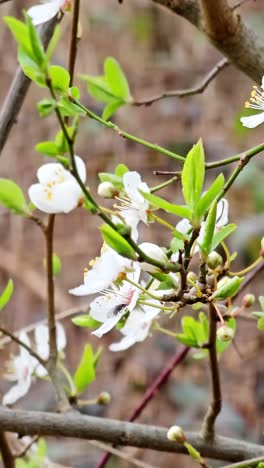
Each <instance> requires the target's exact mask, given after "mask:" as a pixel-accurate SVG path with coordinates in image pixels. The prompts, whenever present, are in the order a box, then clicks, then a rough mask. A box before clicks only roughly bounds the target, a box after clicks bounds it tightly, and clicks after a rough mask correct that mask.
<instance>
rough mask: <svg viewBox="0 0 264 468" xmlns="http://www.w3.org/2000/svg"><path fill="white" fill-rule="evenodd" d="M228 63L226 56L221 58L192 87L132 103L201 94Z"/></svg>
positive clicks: (152, 101) (148, 103) (143, 103)
mask: <svg viewBox="0 0 264 468" xmlns="http://www.w3.org/2000/svg"><path fill="white" fill-rule="evenodd" d="M228 65H229V61H228V60H227V59H226V58H223V59H221V60H220V61H219V62H217V64H216V65H215V66H214V67H213V68H212V69H211V70H210V71H209V73H207V75H206V76H205V77H204V78H203V79H202V80H201V82H200V83H199V84H198V85H196V86H194V87H193V88H188V89H179V90H176V91H165V92H163V93H161V94H158V95H157V96H152V97H150V98H147V99H143V100H141V101H140V100H139V101H133V102H132V105H134V106H150V105H151V104H153V103H154V102H157V101H160V100H161V99H165V98H169V97H179V98H183V97H187V96H194V95H195V94H201V93H203V91H204V90H205V89H206V88H207V86H208V85H209V84H210V83H211V81H213V79H214V78H215V77H216V76H217V75H218V74H219V73H220V72H221V71H222V70H223V69H224V68H226V67H227V66H228Z"/></svg>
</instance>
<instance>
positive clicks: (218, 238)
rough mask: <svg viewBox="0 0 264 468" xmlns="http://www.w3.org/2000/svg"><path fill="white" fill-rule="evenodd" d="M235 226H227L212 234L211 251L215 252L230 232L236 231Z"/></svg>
mask: <svg viewBox="0 0 264 468" xmlns="http://www.w3.org/2000/svg"><path fill="white" fill-rule="evenodd" d="M236 228H237V226H236V224H228V225H227V226H223V227H222V228H221V229H219V231H217V232H216V233H215V234H214V237H213V240H212V250H215V249H216V247H217V246H218V245H219V244H220V243H221V242H222V241H223V240H224V239H225V238H226V237H228V236H230V234H232V232H234V231H235V230H236Z"/></svg>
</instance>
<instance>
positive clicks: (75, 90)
mask: <svg viewBox="0 0 264 468" xmlns="http://www.w3.org/2000/svg"><path fill="white" fill-rule="evenodd" d="M68 94H69V96H71V97H72V98H73V99H75V100H76V101H78V99H79V98H80V90H79V88H77V86H72V87H71V88H69V91H68Z"/></svg>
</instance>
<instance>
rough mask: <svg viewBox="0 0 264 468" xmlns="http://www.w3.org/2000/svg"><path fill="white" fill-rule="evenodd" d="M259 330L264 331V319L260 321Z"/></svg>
mask: <svg viewBox="0 0 264 468" xmlns="http://www.w3.org/2000/svg"><path fill="white" fill-rule="evenodd" d="M258 330H264V317H262V318H260V319H259V320H258Z"/></svg>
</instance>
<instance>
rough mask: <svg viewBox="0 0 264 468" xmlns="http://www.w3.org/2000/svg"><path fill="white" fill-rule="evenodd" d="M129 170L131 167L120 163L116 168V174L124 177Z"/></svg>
mask: <svg viewBox="0 0 264 468" xmlns="http://www.w3.org/2000/svg"><path fill="white" fill-rule="evenodd" d="M128 171H129V169H128V167H127V166H126V165H125V164H118V165H117V166H116V168H115V175H117V176H119V177H123V175H124V174H125V173H126V172H128Z"/></svg>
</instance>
